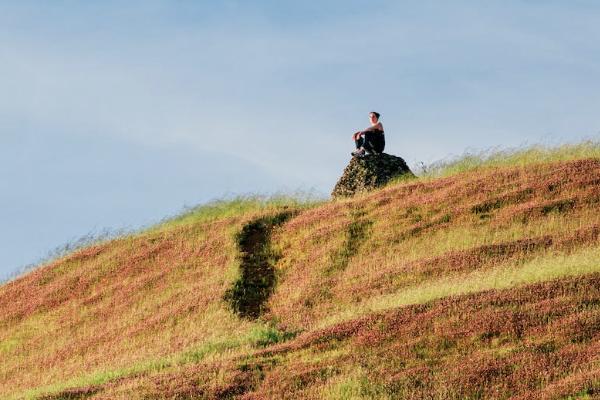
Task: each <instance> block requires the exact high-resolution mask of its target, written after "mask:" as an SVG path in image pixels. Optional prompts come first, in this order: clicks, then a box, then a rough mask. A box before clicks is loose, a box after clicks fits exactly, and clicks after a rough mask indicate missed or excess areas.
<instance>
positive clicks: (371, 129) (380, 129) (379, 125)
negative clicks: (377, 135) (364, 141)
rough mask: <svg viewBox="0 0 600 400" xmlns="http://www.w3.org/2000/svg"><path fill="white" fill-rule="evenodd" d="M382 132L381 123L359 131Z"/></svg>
mask: <svg viewBox="0 0 600 400" xmlns="http://www.w3.org/2000/svg"><path fill="white" fill-rule="evenodd" d="M375 130H378V131H382V130H383V126H381V122H378V123H376V124H375V125H372V126H370V127H368V128H367V129H365V130H363V131H361V132H368V131H375Z"/></svg>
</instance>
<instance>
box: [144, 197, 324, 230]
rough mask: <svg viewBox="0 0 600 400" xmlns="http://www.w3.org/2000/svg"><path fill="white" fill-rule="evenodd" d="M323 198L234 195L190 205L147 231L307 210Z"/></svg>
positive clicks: (322, 200)
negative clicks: (288, 210) (252, 215)
mask: <svg viewBox="0 0 600 400" xmlns="http://www.w3.org/2000/svg"><path fill="white" fill-rule="evenodd" d="M324 201H325V200H324V199H323V198H320V197H318V196H317V195H315V194H314V193H303V192H297V193H293V194H274V195H270V196H263V195H256V194H252V195H237V196H234V197H232V198H223V199H216V200H213V201H210V202H208V203H205V204H200V205H197V206H194V207H189V208H187V209H185V210H184V211H183V212H181V213H179V214H178V215H175V216H173V217H169V218H167V219H165V220H163V221H161V222H160V223H159V224H156V225H154V226H152V227H150V228H149V230H150V231H155V230H167V229H172V228H175V227H177V226H181V225H190V224H197V223H206V222H212V221H216V220H218V219H226V218H231V217H236V216H240V215H245V214H252V213H257V212H263V213H267V212H269V211H274V210H279V209H282V208H294V209H306V208H311V207H315V206H318V205H319V204H322V203H323V202H324Z"/></svg>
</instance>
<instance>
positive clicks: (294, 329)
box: [0, 143, 600, 399]
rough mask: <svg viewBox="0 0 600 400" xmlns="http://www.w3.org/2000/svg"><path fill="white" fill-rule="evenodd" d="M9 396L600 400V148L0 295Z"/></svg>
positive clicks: (259, 226)
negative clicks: (589, 399)
mask: <svg viewBox="0 0 600 400" xmlns="http://www.w3.org/2000/svg"><path fill="white" fill-rule="evenodd" d="M0 310H1V311H0V360H2V361H1V362H0V397H1V398H11V399H17V398H43V399H88V398H89V399H120V398H122V399H149V398H172V399H175V398H177V399H183V398H243V399H262V398H306V399H310V398H328V399H357V398H379V399H396V398H413V399H451V398H460V399H465V398H466V399H478V398H497V399H505V398H519V399H539V398H549V399H554V398H571V399H586V398H596V397H598V396H600V146H599V145H598V144H597V143H584V144H581V145H577V146H563V147H561V148H557V149H552V150H546V149H536V148H533V149H528V150H525V151H519V152H510V153H506V152H504V153H495V154H492V155H489V156H483V157H482V156H477V157H475V156H471V157H463V158H462V159H460V160H457V161H454V162H451V163H448V164H445V165H438V166H435V168H433V169H430V170H428V171H426V173H425V175H424V176H423V177H421V178H420V179H417V180H413V181H407V182H397V183H395V184H392V185H389V186H387V187H386V188H383V189H381V190H378V191H375V192H372V193H370V194H368V195H363V196H359V197H355V198H352V199H347V200H340V201H312V202H311V201H300V200H294V199H287V198H273V199H268V200H260V199H257V198H250V199H237V200H232V201H227V202H225V201H223V202H215V203H212V204H209V205H206V206H203V207H199V208H197V209H194V210H191V211H189V212H187V213H185V214H183V215H180V216H178V217H176V218H172V219H170V220H167V221H165V222H163V223H160V224H158V225H156V226H153V227H151V228H148V229H145V230H143V231H141V232H138V233H136V234H132V235H129V236H124V237H119V238H116V239H113V240H110V241H106V242H103V243H97V244H94V245H91V246H89V247H86V248H83V249H80V250H78V251H76V252H74V253H72V254H69V255H66V256H64V257H62V258H60V259H56V260H53V261H51V262H49V263H47V264H45V265H42V266H40V267H39V268H37V269H35V270H33V271H31V272H29V273H27V274H25V275H23V276H20V277H18V278H16V279H14V280H12V281H10V282H7V283H5V284H3V285H2V286H0Z"/></svg>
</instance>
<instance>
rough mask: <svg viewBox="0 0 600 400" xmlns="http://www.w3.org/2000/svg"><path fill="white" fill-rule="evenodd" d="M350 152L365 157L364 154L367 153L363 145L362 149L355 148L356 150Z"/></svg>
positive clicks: (355, 155)
mask: <svg viewBox="0 0 600 400" xmlns="http://www.w3.org/2000/svg"><path fill="white" fill-rule="evenodd" d="M350 154H352V156H353V157H364V155H365V149H363V148H362V147H361V148H360V149H358V150H355V151H353V152H352V153H350Z"/></svg>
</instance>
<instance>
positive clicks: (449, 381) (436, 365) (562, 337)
mask: <svg viewBox="0 0 600 400" xmlns="http://www.w3.org/2000/svg"><path fill="white" fill-rule="evenodd" d="M473 310H477V312H473ZM336 348H350V349H352V351H351V353H349V354H342V355H339V356H336V357H332V358H329V359H327V360H323V361H312V362H307V361H306V360H305V359H303V356H302V355H301V352H303V354H304V357H306V354H307V353H306V352H308V354H311V355H313V356H314V357H318V354H320V353H324V352H327V351H328V350H332V349H336ZM599 362H600V274H593V275H590V276H586V277H578V278H572V279H563V280H555V281H551V282H545V283H540V284H535V285H531V286H527V287H523V288H519V289H511V290H504V291H489V292H483V293H478V294H474V295H470V296H460V297H452V298H447V299H443V300H439V301H436V302H433V303H430V304H425V305H417V306H407V307H403V308H400V309H397V310H392V311H388V312H384V313H380V314H376V315H369V316H367V317H364V318H360V319H357V320H353V321H348V322H345V323H342V324H338V325H335V326H333V327H331V328H327V329H325V330H320V331H315V332H310V333H307V334H304V335H301V336H300V337H298V338H296V339H295V340H293V341H291V342H288V343H284V344H281V345H276V346H272V347H271V348H267V349H265V350H262V351H258V352H256V353H255V354H253V355H252V356H251V357H250V356H248V357H246V356H244V357H239V358H236V359H232V360H229V361H227V362H223V363H218V364H202V365H194V366H190V367H187V368H183V369H181V370H178V371H176V372H169V373H161V374H159V375H156V376H150V377H140V378H137V379H136V380H135V382H134V383H135V386H134V389H135V390H136V391H138V393H141V394H143V395H144V396H147V397H155V396H164V397H166V398H193V397H194V396H201V397H203V398H215V399H216V398H223V396H225V395H240V396H241V397H240V398H243V399H267V398H282V399H283V398H290V399H293V398H318V397H319V396H320V395H319V393H320V391H319V389H320V388H321V387H322V386H323V385H324V384H325V383H326V382H327V380H328V379H331V378H334V377H336V376H338V375H343V374H345V373H348V372H352V370H353V369H355V368H356V367H357V366H360V367H361V369H362V370H363V371H365V373H366V377H368V379H369V381H370V382H372V384H373V385H374V386H376V387H378V388H380V389H379V390H380V391H381V393H380V394H384V393H385V394H387V395H389V396H392V398H411V399H424V398H435V399H445V398H508V397H512V396H516V397H518V398H523V399H541V398H557V397H560V396H563V395H565V394H567V393H578V392H586V393H589V394H598V392H596V390H598V386H596V384H597V382H598V379H599V378H600V364H599ZM217 373H219V374H221V379H222V380H223V382H222V383H221V384H214V383H213V382H212V381H211V379H210V376H211V375H213V374H217ZM118 389H119V386H118V385H107V386H106V387H105V388H104V389H103V391H102V392H100V393H99V394H98V395H97V396H92V398H111V396H116V395H117V393H118V392H119V390H118Z"/></svg>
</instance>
